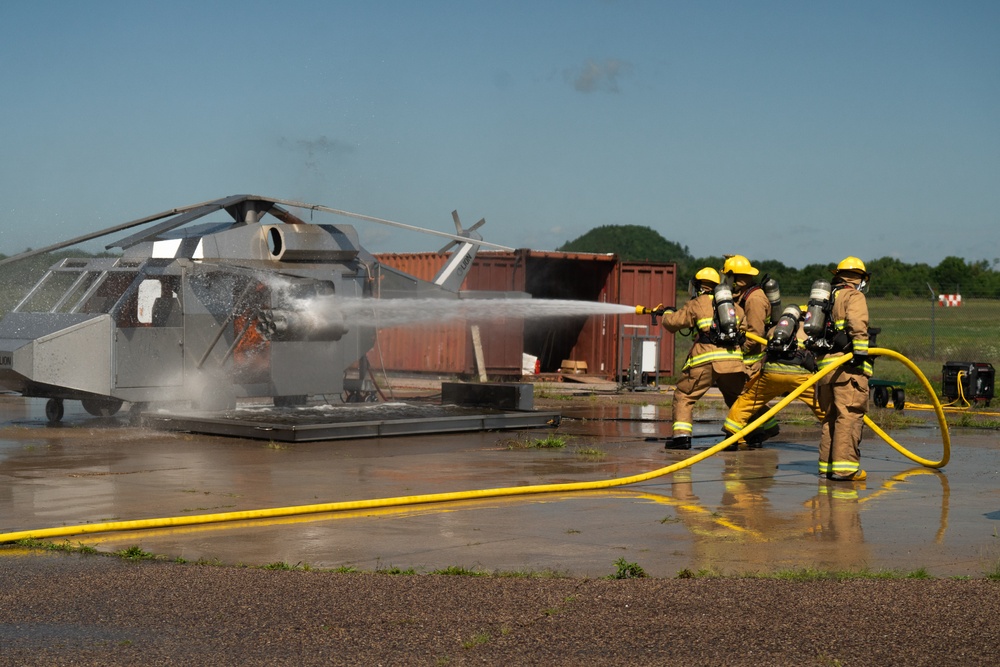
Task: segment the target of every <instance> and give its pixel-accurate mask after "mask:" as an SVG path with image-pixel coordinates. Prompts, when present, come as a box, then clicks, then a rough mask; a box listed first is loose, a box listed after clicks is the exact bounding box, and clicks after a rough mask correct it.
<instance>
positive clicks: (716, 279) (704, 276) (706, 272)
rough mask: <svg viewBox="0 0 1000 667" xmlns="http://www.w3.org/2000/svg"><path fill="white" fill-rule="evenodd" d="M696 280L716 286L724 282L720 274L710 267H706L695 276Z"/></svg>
mask: <svg viewBox="0 0 1000 667" xmlns="http://www.w3.org/2000/svg"><path fill="white" fill-rule="evenodd" d="M694 279H695V280H699V281H703V282H710V283H715V284H716V285H718V284H719V283H720V282H722V277H721V276H720V275H719V272H718V271H716V270H715V269H713V268H712V267H710V266H706V267H705V268H704V269H702V270H700V271H698V273H696V274H694Z"/></svg>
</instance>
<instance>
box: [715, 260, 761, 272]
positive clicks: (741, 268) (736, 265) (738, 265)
mask: <svg viewBox="0 0 1000 667" xmlns="http://www.w3.org/2000/svg"><path fill="white" fill-rule="evenodd" d="M722 272H723V273H739V274H742V275H745V276H755V275H757V274H758V273H760V271H758V270H757V269H755V268H753V266H752V265H751V264H750V260H749V259H747V258H746V257H744V256H743V255H730V256H729V257H727V258H726V263H725V264H723V265H722Z"/></svg>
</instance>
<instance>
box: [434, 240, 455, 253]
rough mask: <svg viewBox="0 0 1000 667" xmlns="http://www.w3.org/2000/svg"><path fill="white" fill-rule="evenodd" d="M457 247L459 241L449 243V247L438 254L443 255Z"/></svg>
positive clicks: (445, 247) (446, 246)
mask: <svg viewBox="0 0 1000 667" xmlns="http://www.w3.org/2000/svg"><path fill="white" fill-rule="evenodd" d="M457 245H458V241H448V243H447V245H445V246H444V247H443V248H441V249H440V250H438V251H437V254H439V255H443V254H445V253H446V252H448V251H449V250H451V249H452V248H453V247H455V246H457Z"/></svg>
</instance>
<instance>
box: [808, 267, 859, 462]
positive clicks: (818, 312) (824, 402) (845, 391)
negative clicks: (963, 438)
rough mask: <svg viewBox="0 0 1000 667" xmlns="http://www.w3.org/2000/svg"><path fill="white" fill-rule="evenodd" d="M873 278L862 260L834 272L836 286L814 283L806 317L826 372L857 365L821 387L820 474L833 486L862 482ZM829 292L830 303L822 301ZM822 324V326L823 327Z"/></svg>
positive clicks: (824, 379) (832, 375) (832, 376)
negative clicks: (834, 483)
mask: <svg viewBox="0 0 1000 667" xmlns="http://www.w3.org/2000/svg"><path fill="white" fill-rule="evenodd" d="M869 279H870V274H869V273H868V271H867V270H866V269H865V264H864V262H862V261H861V260H860V259H858V258H857V257H846V258H845V259H844V260H843V261H841V262H840V264H838V265H837V268H836V269H834V271H833V281H832V284H830V283H826V282H825V281H817V282H815V283H813V289H812V294H811V296H810V302H809V303H810V306H809V308H810V312H807V318H808V321H807V322H806V327H805V329H806V333H808V334H809V335H810V339H809V340H808V341H807V343H806V344H807V346H809V347H811V348H812V349H815V350H816V353H817V361H818V364H819V369H820V370H823V369H824V368H826V367H827V366H829V365H830V364H832V363H833V362H835V361H837V360H839V359H841V358H842V357H843V356H844V355H847V354H849V355H852V356H853V359H852V360H851V361H849V362H846V363H844V364H843V365H841V366H839V367H838V368H837V369H836V370H834V371H833V372H831V373H829V374H828V375H826V376H824V377H822V378H820V380H819V382H817V383H816V396H817V400H818V402H819V408H820V410H822V411H823V412H824V413H825V416H824V418H823V429H822V436H821V438H820V445H819V474H820V476H825V477H826V478H827V479H831V480H834V481H860V480H863V479H865V477H867V473H865V471H864V470H862V469H861V449H860V444H861V428H862V426H863V424H864V421H863V420H864V417H865V412H866V411H867V409H868V378H870V377H871V375H872V364H871V361H870V360H869V358H868V300H867V298H866V297H865V294H864V293H865V291H866V290H867V287H868V281H869ZM827 286H828V287H829V292H827V293H828V294H829V296H828V297H825V298H824V296H823V292H824V289H825V288H826V287H827ZM817 320H822V321H821V322H819V321H817Z"/></svg>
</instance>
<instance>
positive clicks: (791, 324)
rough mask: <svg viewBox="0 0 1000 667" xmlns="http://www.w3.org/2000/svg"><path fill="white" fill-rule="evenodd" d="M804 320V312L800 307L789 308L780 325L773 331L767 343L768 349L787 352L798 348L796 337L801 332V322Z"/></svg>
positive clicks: (782, 316)
mask: <svg viewBox="0 0 1000 667" xmlns="http://www.w3.org/2000/svg"><path fill="white" fill-rule="evenodd" d="M801 319H802V310H801V309H800V308H799V307H798V306H788V307H787V308H785V310H784V312H782V313H781V317H779V318H778V323H777V324H775V325H774V329H773V330H772V331H771V339H770V340H769V341H768V342H767V349H768V350H770V351H772V352H787V351H789V350H792V349H793V348H795V347H796V345H797V342H796V335H797V334H798V331H799V322H800V321H801Z"/></svg>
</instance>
